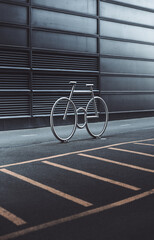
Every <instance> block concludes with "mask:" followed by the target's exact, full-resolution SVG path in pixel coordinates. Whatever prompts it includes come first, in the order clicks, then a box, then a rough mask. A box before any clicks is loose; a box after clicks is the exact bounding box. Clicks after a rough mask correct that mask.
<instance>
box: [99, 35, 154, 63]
mask: <svg viewBox="0 0 154 240" xmlns="http://www.w3.org/2000/svg"><path fill="white" fill-rule="evenodd" d="M100 42H101V43H100V45H101V49H100V52H101V54H103V55H112V56H122V57H133V58H144V59H153V58H154V45H147V44H139V43H132V42H123V41H115V40H107V39H101V41H100Z"/></svg>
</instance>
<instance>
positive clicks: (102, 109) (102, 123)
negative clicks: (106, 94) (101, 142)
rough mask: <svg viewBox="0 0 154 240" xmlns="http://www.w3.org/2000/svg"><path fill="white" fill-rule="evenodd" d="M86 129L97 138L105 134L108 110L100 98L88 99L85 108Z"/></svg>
mask: <svg viewBox="0 0 154 240" xmlns="http://www.w3.org/2000/svg"><path fill="white" fill-rule="evenodd" d="M86 120H87V124H86V128H87V131H88V133H89V134H90V135H91V136H92V137H95V138H97V137H98V138H99V137H101V136H102V135H103V133H104V132H105V129H106V127H107V123H108V108H107V105H106V103H105V101H104V100H103V99H102V98H101V97H97V96H95V97H94V98H92V99H90V101H89V102H88V104H87V107H86Z"/></svg>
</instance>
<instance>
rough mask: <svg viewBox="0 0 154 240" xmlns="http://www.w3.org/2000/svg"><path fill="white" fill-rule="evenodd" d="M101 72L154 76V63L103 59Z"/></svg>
mask: <svg viewBox="0 0 154 240" xmlns="http://www.w3.org/2000/svg"><path fill="white" fill-rule="evenodd" d="M101 71H102V72H109V73H132V74H154V61H151V62H147V61H139V60H127V59H117V58H101Z"/></svg>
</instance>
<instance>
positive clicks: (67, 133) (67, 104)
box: [50, 97, 77, 142]
mask: <svg viewBox="0 0 154 240" xmlns="http://www.w3.org/2000/svg"><path fill="white" fill-rule="evenodd" d="M66 109H67V110H66ZM50 125H51V130H52V132H53V134H54V136H55V137H56V138H57V139H58V140H60V141H62V142H65V141H68V140H69V139H70V138H71V137H72V136H73V135H74V133H75V130H76V125H77V112H76V107H75V105H74V103H73V101H72V100H70V99H69V98H67V97H62V98H59V99H58V100H57V101H56V102H55V103H54V105H53V107H52V110H51V115H50Z"/></svg>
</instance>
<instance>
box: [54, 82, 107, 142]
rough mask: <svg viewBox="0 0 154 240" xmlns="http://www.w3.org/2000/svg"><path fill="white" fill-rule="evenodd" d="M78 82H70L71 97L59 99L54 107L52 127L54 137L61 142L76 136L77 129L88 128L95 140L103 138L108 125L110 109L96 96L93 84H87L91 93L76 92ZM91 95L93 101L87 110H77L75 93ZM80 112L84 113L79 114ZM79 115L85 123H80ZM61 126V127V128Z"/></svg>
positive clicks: (88, 104)
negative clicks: (73, 98)
mask: <svg viewBox="0 0 154 240" xmlns="http://www.w3.org/2000/svg"><path fill="white" fill-rule="evenodd" d="M76 83H77V82H75V81H70V82H69V84H71V85H72V89H71V92H70V95H69V97H61V98H59V99H58V100H57V101H56V102H55V103H54V105H53V107H52V109H51V115H50V125H51V130H52V132H53V134H54V136H55V137H56V138H57V139H58V140H60V141H61V142H68V141H69V140H70V138H71V137H72V136H73V135H74V133H75V131H76V128H77V127H78V128H80V129H82V128H84V127H86V129H87V131H88V133H89V134H90V135H91V136H92V137H94V138H101V137H102V135H103V133H104V132H105V130H106V127H107V124H108V107H107V105H106V103H105V101H104V100H103V99H102V98H101V97H99V96H94V90H93V84H86V86H87V87H89V88H90V90H89V91H83V90H81V91H76V90H75V85H76ZM87 92H88V93H90V94H91V99H90V100H89V102H88V103H87V106H86V108H83V107H79V108H78V109H77V108H76V106H75V104H74V102H73V101H72V97H73V94H74V93H87ZM79 111H83V113H82V114H81V113H80V114H79ZM78 115H80V116H81V115H84V123H83V124H82V125H81V124H79V122H78V119H79V118H78ZM60 124H61V126H60Z"/></svg>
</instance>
